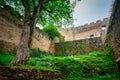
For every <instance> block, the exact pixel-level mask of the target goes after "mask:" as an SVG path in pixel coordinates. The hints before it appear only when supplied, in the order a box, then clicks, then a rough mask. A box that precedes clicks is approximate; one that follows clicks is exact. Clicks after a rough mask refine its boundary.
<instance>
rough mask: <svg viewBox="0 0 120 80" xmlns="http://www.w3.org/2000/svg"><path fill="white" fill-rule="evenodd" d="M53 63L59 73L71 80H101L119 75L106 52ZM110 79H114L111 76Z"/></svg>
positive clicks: (58, 60) (68, 58)
mask: <svg viewBox="0 0 120 80" xmlns="http://www.w3.org/2000/svg"><path fill="white" fill-rule="evenodd" d="M53 63H54V64H53V65H54V66H55V67H56V68H57V69H58V70H59V71H61V72H62V73H64V74H65V75H66V77H68V78H69V79H71V80H75V78H89V77H94V78H95V77H97V78H99V77H100V76H103V75H108V74H109V75H111V74H116V73H117V69H116V67H115V63H114V61H113V60H112V58H111V56H110V55H109V54H108V53H105V52H92V53H89V54H86V55H81V56H78V57H77V56H74V57H65V58H64V59H55V60H54V61H53ZM72 78H73V79H72ZM106 78H107V77H106ZM110 78H111V79H112V77H111V76H110ZM107 79H109V78H107ZM78 80H79V79H78Z"/></svg>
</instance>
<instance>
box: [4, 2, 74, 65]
mask: <svg viewBox="0 0 120 80" xmlns="http://www.w3.org/2000/svg"><path fill="white" fill-rule="evenodd" d="M2 1H4V2H5V5H9V6H11V7H12V8H13V9H15V10H16V11H18V12H19V13H20V14H21V15H22V16H23V21H24V29H23V32H22V35H21V39H20V43H19V45H18V48H17V51H16V56H15V58H14V59H13V60H12V62H11V64H13V65H15V64H26V63H27V62H28V58H29V51H30V46H31V42H32V36H33V33H34V28H35V26H36V24H37V23H39V24H41V25H46V24H55V25H59V26H60V25H61V24H62V25H63V24H68V23H72V11H73V9H72V5H71V4H70V0H2Z"/></svg>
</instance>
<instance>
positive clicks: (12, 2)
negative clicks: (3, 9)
mask: <svg viewBox="0 0 120 80" xmlns="http://www.w3.org/2000/svg"><path fill="white" fill-rule="evenodd" d="M25 1H26V2H27V4H28V5H27V6H28V8H27V9H28V11H29V12H30V17H31V18H33V17H35V13H36V12H37V8H38V7H39V6H41V7H40V8H41V9H40V11H39V14H40V15H37V16H38V23H39V24H41V25H43V26H44V25H48V24H54V25H57V26H61V25H70V24H72V22H73V19H72V11H73V8H72V6H71V4H70V1H69V0H25ZM0 4H1V5H3V4H4V5H9V6H11V7H12V8H13V9H14V10H16V11H18V12H19V13H20V14H21V16H23V17H21V18H23V19H24V18H25V8H24V4H23V3H22V0H1V1H0Z"/></svg>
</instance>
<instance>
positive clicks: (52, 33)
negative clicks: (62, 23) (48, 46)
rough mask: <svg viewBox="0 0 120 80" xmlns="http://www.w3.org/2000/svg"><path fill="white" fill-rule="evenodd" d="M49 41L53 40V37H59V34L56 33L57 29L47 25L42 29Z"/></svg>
mask: <svg viewBox="0 0 120 80" xmlns="http://www.w3.org/2000/svg"><path fill="white" fill-rule="evenodd" d="M42 31H43V32H45V33H46V34H47V35H48V36H49V38H50V39H54V38H55V37H59V36H60V33H59V32H58V30H57V28H56V27H55V26H54V25H48V26H46V27H44V28H43V29H42Z"/></svg>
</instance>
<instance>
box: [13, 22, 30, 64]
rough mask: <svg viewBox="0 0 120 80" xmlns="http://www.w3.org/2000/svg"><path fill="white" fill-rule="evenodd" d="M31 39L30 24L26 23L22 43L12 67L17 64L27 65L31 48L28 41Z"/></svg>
mask: <svg viewBox="0 0 120 80" xmlns="http://www.w3.org/2000/svg"><path fill="white" fill-rule="evenodd" d="M29 37H30V24H29V23H27V22H26V23H25V25H24V29H23V32H22V35H21V39H20V43H19V45H18V48H17V52H16V56H15V58H14V59H13V60H12V62H11V64H12V65H17V64H27V63H28V58H29V47H28V40H29Z"/></svg>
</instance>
